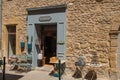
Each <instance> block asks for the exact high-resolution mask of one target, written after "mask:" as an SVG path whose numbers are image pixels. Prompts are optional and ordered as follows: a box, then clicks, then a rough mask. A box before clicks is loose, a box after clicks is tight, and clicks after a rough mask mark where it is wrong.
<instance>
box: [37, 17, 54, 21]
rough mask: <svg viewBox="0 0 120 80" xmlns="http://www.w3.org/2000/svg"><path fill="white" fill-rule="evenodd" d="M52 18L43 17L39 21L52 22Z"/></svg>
mask: <svg viewBox="0 0 120 80" xmlns="http://www.w3.org/2000/svg"><path fill="white" fill-rule="evenodd" d="M51 19H52V18H51V16H41V17H40V18H39V21H41V22H43V21H50V20H51Z"/></svg>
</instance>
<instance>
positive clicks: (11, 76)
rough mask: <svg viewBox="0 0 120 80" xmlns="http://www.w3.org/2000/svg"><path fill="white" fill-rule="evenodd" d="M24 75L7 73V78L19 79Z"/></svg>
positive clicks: (10, 79)
mask: <svg viewBox="0 0 120 80" xmlns="http://www.w3.org/2000/svg"><path fill="white" fill-rule="evenodd" d="M22 77H23V75H15V74H6V75H5V80H13V79H14V80H19V79H20V78H22ZM0 80H2V73H0Z"/></svg>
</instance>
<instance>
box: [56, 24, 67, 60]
mask: <svg viewBox="0 0 120 80" xmlns="http://www.w3.org/2000/svg"><path fill="white" fill-rule="evenodd" d="M65 50H66V49H65V26H64V22H61V23H59V24H58V25H57V57H58V59H61V60H64V59H66V56H65Z"/></svg>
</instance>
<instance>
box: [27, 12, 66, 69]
mask: <svg viewBox="0 0 120 80" xmlns="http://www.w3.org/2000/svg"><path fill="white" fill-rule="evenodd" d="M46 16H47V17H46ZM41 17H42V18H43V21H40V18H41ZM48 17H50V18H51V19H50V20H47V19H49V18H48ZM35 24H45V25H49V24H57V44H56V45H57V50H56V51H57V56H58V57H60V59H65V58H66V14H65V12H59V13H51V14H38V15H28V43H29V44H30V43H31V44H32V50H31V54H32V67H33V68H35V67H37V54H38V53H37V51H36V49H35V40H36V39H37V32H36V30H35ZM31 38H33V41H31Z"/></svg>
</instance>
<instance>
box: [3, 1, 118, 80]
mask: <svg viewBox="0 0 120 80" xmlns="http://www.w3.org/2000/svg"><path fill="white" fill-rule="evenodd" d="M62 4H65V5H66V13H65V14H66V73H67V74H73V72H74V71H75V62H76V61H77V60H78V58H79V56H80V55H81V54H82V55H83V56H84V57H85V60H86V64H89V63H91V61H92V59H93V57H94V53H95V54H96V55H97V63H98V64H100V66H99V67H90V66H85V69H88V70H89V69H90V68H94V69H96V71H97V75H98V78H103V79H105V80H118V79H120V76H119V75H120V60H119V58H120V50H119V48H120V34H119V27H120V0H3V2H2V53H3V54H2V56H4V55H5V56H7V58H8V56H9V55H8V53H9V52H8V51H9V48H8V45H9V34H11V35H14V38H12V37H11V38H12V41H11V42H12V43H14V44H13V45H14V46H15V48H14V51H15V53H16V54H20V53H21V46H20V42H25V43H27V35H28V11H27V9H29V8H41V7H49V6H57V5H62ZM9 27H12V29H10V28H9ZM13 27H15V28H13ZM25 45H26V44H25ZM24 51H27V47H26V46H25V50H24ZM103 79H101V80H103Z"/></svg>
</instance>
